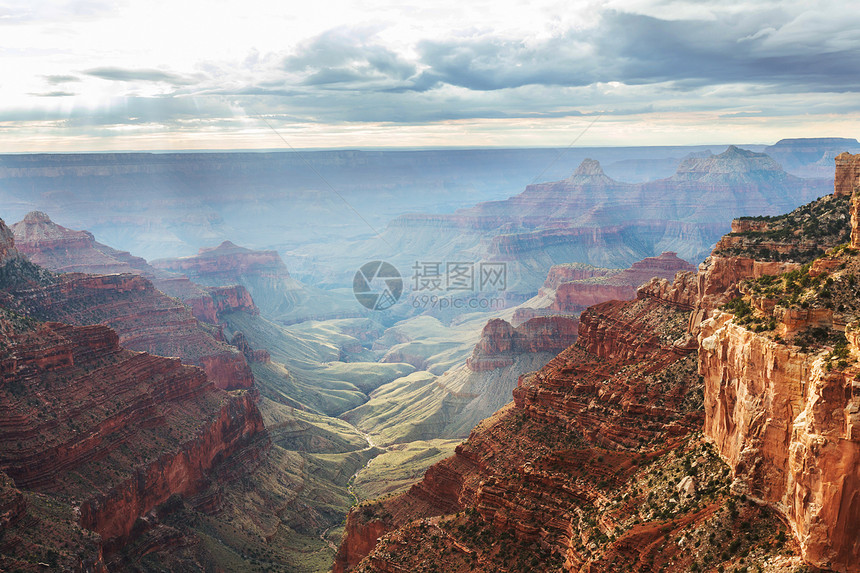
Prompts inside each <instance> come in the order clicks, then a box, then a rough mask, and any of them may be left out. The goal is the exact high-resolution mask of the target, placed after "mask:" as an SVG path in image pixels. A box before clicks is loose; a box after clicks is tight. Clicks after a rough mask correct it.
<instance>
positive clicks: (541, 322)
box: [466, 316, 579, 372]
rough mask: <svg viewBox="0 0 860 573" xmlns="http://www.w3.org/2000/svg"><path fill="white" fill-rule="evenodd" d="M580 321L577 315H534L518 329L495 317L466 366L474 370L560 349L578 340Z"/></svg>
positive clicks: (500, 366) (507, 364)
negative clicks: (525, 354) (534, 316)
mask: <svg viewBox="0 0 860 573" xmlns="http://www.w3.org/2000/svg"><path fill="white" fill-rule="evenodd" d="M578 329H579V320H578V319H577V318H575V317H573V316H549V317H537V318H532V319H531V320H528V321H526V322H524V323H523V324H521V325H519V326H517V327H516V328H514V327H513V326H511V324H510V323H508V322H506V321H504V320H502V319H500V318H495V319H492V320H490V321H489V322H488V323H487V324H486V326H484V330H483V331H482V332H481V339H480V341H479V342H478V344H476V345H475V349H474V350H473V351H472V356H470V357H469V358H468V359H467V360H466V365H467V366H468V368H469V369H470V370H472V371H473V372H485V371H488V370H495V369H497V368H503V367H505V366H510V365H511V364H513V363H514V357H515V356H516V355H517V354H523V353H527V352H528V353H537V352H560V351H562V350H564V349H565V348H567V347H568V346H570V345H571V344H573V343H574V342H576V337H577V332H578Z"/></svg>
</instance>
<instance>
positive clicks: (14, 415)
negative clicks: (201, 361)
mask: <svg viewBox="0 0 860 573" xmlns="http://www.w3.org/2000/svg"><path fill="white" fill-rule="evenodd" d="M3 322H4V328H3V331H4V334H3V337H2V340H3V351H2V357H0V373H2V378H0V403H2V405H3V410H4V411H5V412H6V413H7V415H6V416H4V417H3V420H2V427H3V432H2V434H0V460H2V462H0V470H2V471H3V472H5V473H6V474H8V475H9V476H10V477H11V478H12V479H14V480H15V483H16V485H17V486H18V487H20V488H25V489H27V490H29V491H34V492H44V493H50V494H51V495H53V496H57V497H58V499H63V500H69V502H70V503H72V504H73V505H75V506H78V505H79V506H80V517H79V524H80V526H81V527H82V528H83V529H85V530H89V531H92V532H95V533H97V534H98V535H99V538H100V541H99V544H100V547H104V548H106V549H107V550H108V551H111V552H112V551H114V550H115V549H117V548H118V547H119V545H120V544H121V543H123V542H126V541H128V540H129V539H130V537H131V536H132V533H133V529H134V528H135V527H136V525H135V524H136V523H137V522H138V520H139V519H141V518H143V517H145V516H146V514H147V513H148V512H149V511H151V510H153V509H154V508H155V507H156V506H158V505H159V504H162V503H164V502H165V501H166V500H167V499H168V498H169V497H170V496H172V495H182V496H190V495H192V494H197V493H200V492H202V491H204V490H205V489H206V488H208V487H209V485H210V484H209V481H208V476H209V474H210V472H211V471H212V470H213V469H214V468H215V467H216V466H217V465H218V464H220V463H223V462H224V461H225V460H228V459H230V458H231V457H234V456H237V455H240V456H242V457H244V458H248V457H250V458H251V459H259V458H260V457H261V455H262V452H264V451H265V448H266V447H267V437H266V436H267V435H266V433H265V430H264V428H263V423H262V418H261V416H260V412H259V410H258V409H257V406H256V403H255V394H254V393H252V392H247V391H246V392H243V393H238V394H229V393H227V392H224V391H223V390H219V389H218V388H216V387H215V386H214V385H213V384H212V383H211V382H210V381H209V380H208V379H207V378H206V375H205V373H204V372H203V371H202V370H200V369H199V368H196V367H192V366H184V365H182V364H181V363H180V361H179V360H177V359H170V358H162V357H159V356H152V355H149V354H146V353H141V352H132V351H129V350H125V349H124V348H122V347H121V346H120V345H119V337H118V336H117V335H116V333H114V332H113V331H112V330H110V329H108V328H106V327H104V326H83V327H75V326H69V325H65V324H61V323H43V324H39V323H36V322H34V321H32V319H29V320H28V319H21V318H20V317H18V316H17V315H8V318H4V319H3ZM248 467H252V464H249V466H248Z"/></svg>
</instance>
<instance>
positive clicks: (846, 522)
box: [699, 313, 860, 571]
mask: <svg viewBox="0 0 860 573" xmlns="http://www.w3.org/2000/svg"><path fill="white" fill-rule="evenodd" d="M732 318H733V317H732V315H728V314H724V313H719V314H717V315H716V316H715V317H714V318H711V319H709V320H707V321H705V322H704V323H703V324H702V330H701V334H700V341H701V342H700V367H699V369H700V373H701V374H702V376H703V378H704V381H705V426H704V432H705V434H706V435H707V436H708V437H710V438H711V439H712V440H714V443H715V445H716V446H717V448H718V450H719V452H720V454H721V455H722V456H723V457H724V458H725V459H726V461H727V462H728V463H729V466H730V467H731V468H732V470H733V472H734V475H735V477H736V478H737V479H738V480H739V484H738V487H740V488H742V489H744V490H745V491H747V492H748V494H749V495H752V496H754V497H756V498H759V499H762V500H764V501H766V502H768V503H770V504H773V505H774V507H776V508H778V509H779V510H780V512H782V513H783V514H784V515H786V516H787V517H788V519H789V522H790V523H791V525H792V528H793V530H794V533H795V535H796V536H797V538H798V540H799V541H800V547H801V550H802V552H803V556H804V558H805V559H806V560H807V561H809V562H810V563H812V564H814V565H816V566H818V567H823V568H827V569H833V570H836V571H858V570H860V565H858V555H860V539H858V538H857V535H856V532H857V527H858V525H860V494H858V492H860V489H858V488H860V477H858V476H860V473H858V472H860V432H858V430H860V417H858V415H857V412H858V411H860V391H858V390H860V387H857V386H858V383H857V382H856V381H855V380H854V376H855V374H856V373H857V372H858V371H860V370H858V369H857V368H856V367H855V368H853V369H850V370H847V371H828V370H827V368H826V366H825V360H824V357H823V356H820V355H819V356H816V355H814V354H809V353H806V352H801V351H799V349H798V348H797V347H793V346H788V345H786V344H783V343H781V342H777V341H774V340H772V339H771V338H769V337H767V336H764V335H760V334H757V333H754V332H752V331H750V330H747V329H746V328H744V327H742V326H738V325H736V324H734V323H733V322H732ZM854 351H856V348H855V349H854Z"/></svg>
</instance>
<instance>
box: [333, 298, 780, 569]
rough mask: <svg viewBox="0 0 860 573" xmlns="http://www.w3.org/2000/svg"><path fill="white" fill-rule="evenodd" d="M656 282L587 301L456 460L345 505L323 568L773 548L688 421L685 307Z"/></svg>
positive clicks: (692, 401) (637, 559)
mask: <svg viewBox="0 0 860 573" xmlns="http://www.w3.org/2000/svg"><path fill="white" fill-rule="evenodd" d="M659 295H660V292H659V290H658V289H656V288H652V289H650V290H649V289H647V288H643V290H642V291H640V298H639V299H637V300H635V301H632V302H609V303H604V304H601V305H598V306H596V307H593V308H591V309H589V310H588V311H587V312H586V313H584V314H583V316H582V319H581V321H582V323H581V328H580V337H579V340H578V341H577V344H576V345H575V346H572V347H571V348H569V349H567V350H565V351H564V352H562V353H561V354H560V355H558V357H556V358H555V359H553V360H552V361H551V362H550V363H549V364H548V365H547V366H546V367H544V368H543V369H542V370H540V371H539V372H538V373H536V374H533V375H528V376H523V377H521V378H520V381H519V385H518V388H517V389H516V390H515V391H514V397H515V403H514V404H513V405H511V406H508V407H506V408H505V409H503V410H501V411H500V412H499V413H498V414H496V415H495V416H493V417H492V418H490V419H488V420H486V421H484V422H482V423H481V424H480V425H479V426H478V427H477V428H476V429H475V430H474V431H473V432H472V434H471V435H470V437H469V439H468V441H467V442H465V443H464V444H462V445H460V446H458V447H457V450H456V454H455V456H454V457H453V458H449V459H447V460H445V461H443V462H441V463H439V464H437V465H435V466H433V467H431V468H430V470H428V472H427V474H426V475H425V477H424V479H423V480H422V481H421V482H420V483H418V484H416V485H415V486H413V487H412V489H411V490H410V491H409V492H408V493H406V494H403V495H401V496H398V497H395V498H389V499H386V500H382V501H381V502H377V503H368V504H364V505H362V506H359V508H357V509H356V510H354V511H353V512H351V513H350V516H349V518H348V521H347V537H346V538H345V540H344V543H343V544H342V545H341V550H340V553H339V554H338V560H337V562H336V564H335V571H346V570H353V569H354V570H356V571H398V570H403V569H404V568H405V569H410V568H414V569H415V570H419V571H420V570H428V571H429V570H433V568H434V567H436V568H437V569H438V570H440V571H460V570H476V571H498V570H501V569H502V568H504V569H506V570H510V571H538V570H540V571H556V570H561V569H565V570H583V571H589V570H590V571H619V570H622V571H623V570H632V571H647V570H654V571H656V570H660V569H661V568H662V567H663V566H664V565H665V566H666V567H667V568H669V569H670V570H676V571H687V570H691V568H693V567H694V565H693V564H694V563H695V569H694V570H696V569H698V568H700V567H704V566H706V565H707V564H709V563H710V564H711V566H713V567H716V565H717V563H720V562H722V563H725V562H734V563H739V560H740V559H754V558H763V557H764V556H765V555H772V554H773V553H774V549H773V547H772V546H771V544H772V543H780V542H779V541H776V540H775V538H776V537H777V536H779V535H780V534H779V528H778V526H777V525H776V524H777V523H778V521H777V520H776V518H775V515H774V514H773V513H772V512H769V510H767V509H763V508H760V507H758V506H754V505H749V504H746V503H743V502H741V501H740V500H737V499H734V498H733V497H732V496H731V494H730V493H729V492H728V484H729V482H728V480H727V479H726V476H727V475H728V469H727V468H726V467H725V466H724V465H723V464H722V462H721V461H720V460H719V458H718V457H717V456H716V455H715V452H714V451H713V450H712V449H711V448H710V447H708V446H707V445H705V444H703V443H702V441H701V438H699V437H698V435H697V434H696V429H697V428H698V427H700V426H701V423H702V414H701V406H702V393H701V392H702V384H701V380H700V378H699V377H698V376H697V375H696V343H695V340H694V339H692V338H691V337H690V336H688V335H687V334H686V332H685V331H686V325H687V321H688V314H689V312H688V310H686V309H684V308H680V307H678V306H676V305H675V304H673V303H670V302H667V301H666V300H664V299H662V298H660V296H659ZM739 516H742V519H741V518H739ZM741 522H746V523H755V524H756V525H755V526H754V527H752V528H749V526H748V525H747V526H743V527H742V526H741ZM726 535H728V537H727V536H726ZM784 536H785V533H782V534H781V536H780V537H779V539H780V540H782V539H783V538H784ZM377 538H380V541H379V543H377V542H376V539H377ZM732 538H735V539H737V540H738V543H736V544H735V543H734V542H732V543H729V541H730V540H731V539H732ZM697 542H698V543H697ZM790 545H791V544H790V543H789V546H790ZM694 546H695V549H694ZM722 551H725V553H721V552H722ZM368 552H369V555H368V556H367V557H365V555H366V554H368ZM434 554H435V557H434V556H433V555H434ZM440 555H441V557H439V556H440ZM774 560H775V561H787V562H794V563H796V560H794V561H793V560H792V558H790V557H788V556H779V557H777V556H774ZM359 562H360V564H359ZM770 570H779V569H770Z"/></svg>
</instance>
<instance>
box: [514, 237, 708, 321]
mask: <svg viewBox="0 0 860 573" xmlns="http://www.w3.org/2000/svg"><path fill="white" fill-rule="evenodd" d="M693 270H695V267H693V265H691V264H689V263H688V262H687V261H684V260H683V259H680V258H678V256H677V254H676V253H673V252H671V251H667V252H664V253H662V254H661V255H660V256H657V257H646V258H645V259H642V260H641V261H637V262H635V263H633V265H632V266H631V267H630V268H628V269H601V268H596V267H592V266H590V265H583V264H581V263H572V264H566V265H554V266H553V267H552V268H550V270H549V273H548V274H547V279H546V281H545V282H544V284H543V286H542V287H541V289H540V291H538V296H537V297H536V298H535V299H532V301H530V302H529V303H527V304H525V305H523V306H522V307H520V308H518V309H517V310H516V311H515V312H514V317H513V322H514V324H520V323H523V322H525V321H526V320H528V319H530V318H533V317H536V316H552V315H574V316H575V315H578V314H579V313H581V312H582V311H583V310H585V309H586V308H588V307H589V306H592V305H596V304H600V303H601V302H606V301H608V300H632V299H634V298H636V291H637V289H638V287H639V286H641V285H642V284H644V283H647V282H648V281H650V280H651V279H653V278H662V279H666V280H669V281H671V280H672V279H673V277H674V276H675V273H677V272H680V271H693Z"/></svg>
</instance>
